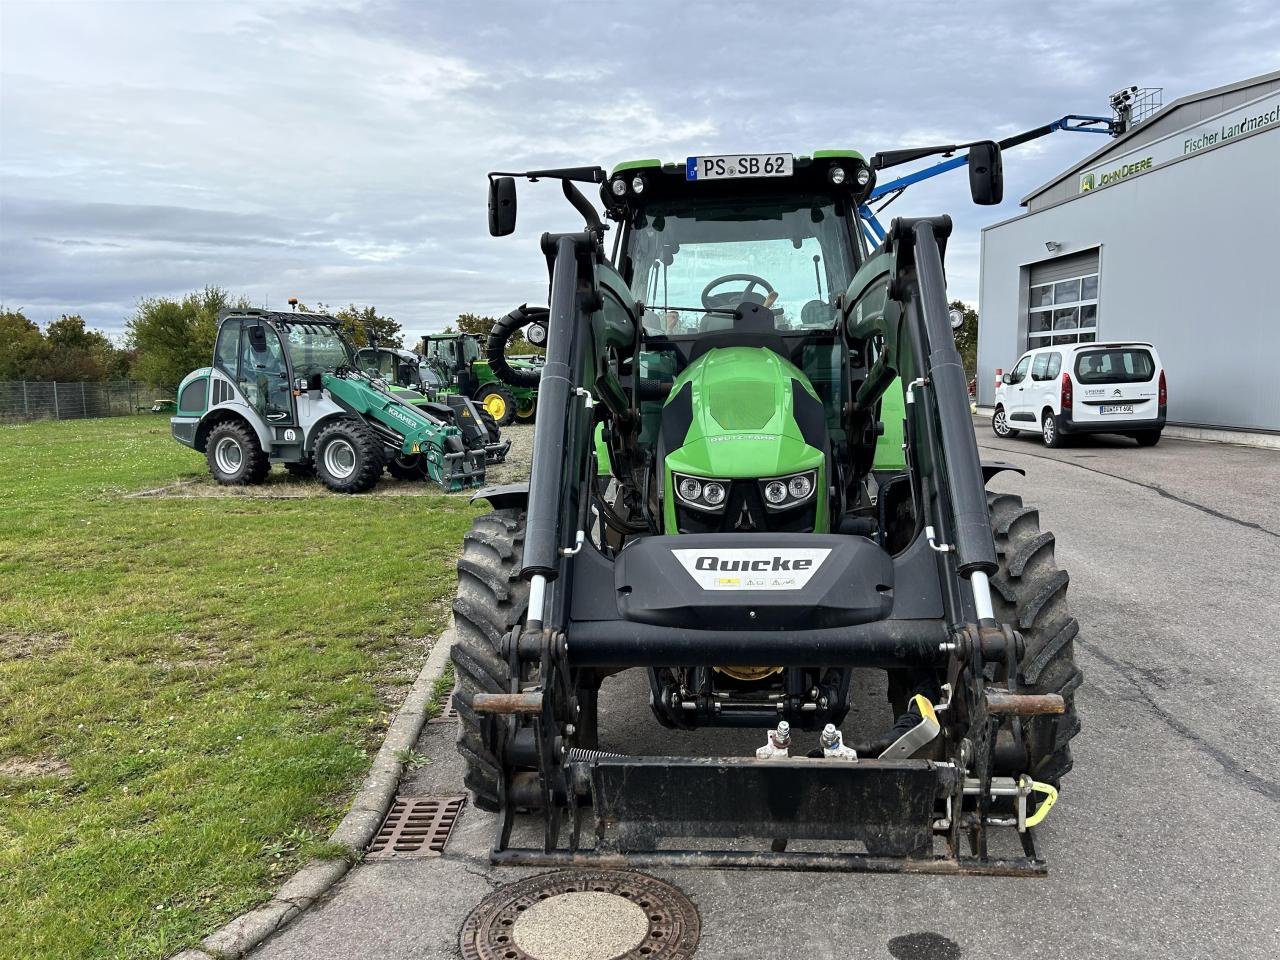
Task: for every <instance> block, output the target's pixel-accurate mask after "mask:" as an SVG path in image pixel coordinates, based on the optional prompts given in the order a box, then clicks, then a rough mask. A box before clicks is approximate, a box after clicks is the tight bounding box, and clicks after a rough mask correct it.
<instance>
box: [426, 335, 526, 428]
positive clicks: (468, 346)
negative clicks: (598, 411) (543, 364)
mask: <svg viewBox="0 0 1280 960" xmlns="http://www.w3.org/2000/svg"><path fill="white" fill-rule="evenodd" d="M422 355H423V357H424V358H425V360H426V365H427V366H428V367H429V368H430V369H431V371H432V372H433V373H434V374H435V375H436V376H437V377H439V378H440V380H441V386H440V390H441V392H442V393H446V394H448V393H459V394H461V395H462V396H464V397H470V398H471V399H472V400H475V401H476V403H478V404H480V406H481V408H482V409H483V410H485V411H486V412H487V413H488V414H489V415H490V416H492V417H493V419H494V420H496V421H497V422H498V425H499V426H502V427H505V426H506V425H507V424H509V423H532V422H533V418H534V417H535V416H536V415H537V410H538V389H537V388H538V370H537V368H536V367H535V366H534V364H533V363H530V362H529V361H528V360H522V359H516V358H515V357H512V358H510V359H509V362H507V363H506V370H507V379H505V380H503V379H500V378H499V377H498V376H497V371H496V370H494V369H492V368H491V365H490V363H489V360H488V359H482V358H481V356H480V340H479V338H478V337H476V336H474V335H472V334H470V333H428V334H424V335H423V337H422ZM500 362H505V361H500Z"/></svg>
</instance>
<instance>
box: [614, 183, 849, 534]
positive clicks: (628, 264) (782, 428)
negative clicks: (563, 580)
mask: <svg viewBox="0 0 1280 960" xmlns="http://www.w3.org/2000/svg"><path fill="white" fill-rule="evenodd" d="M649 178H650V180H651V181H652V182H653V186H652V187H646V192H649V191H651V194H650V195H651V196H652V199H651V200H646V201H644V202H641V201H640V199H639V198H637V197H632V198H631V199H630V201H629V203H628V206H627V208H626V220H625V222H624V238H623V241H622V243H621V244H620V247H621V252H620V254H619V264H618V267H619V272H620V273H621V274H622V276H623V278H624V280H625V281H626V282H627V283H628V285H629V287H630V291H631V293H632V295H633V296H634V298H635V299H636V300H637V301H639V302H640V303H641V304H643V305H644V312H643V316H642V325H643V333H642V347H641V364H642V367H643V368H644V373H643V375H644V376H646V377H650V378H655V379H670V381H671V384H672V385H671V390H670V393H669V394H668V395H667V398H666V399H665V401H662V402H661V403H656V402H652V401H650V402H647V403H645V404H643V405H642V406H643V409H642V419H643V422H644V424H645V428H644V430H643V432H642V436H641V443H642V444H647V445H648V446H649V447H650V448H651V449H652V450H653V456H654V459H655V461H656V463H657V464H659V465H660V469H656V470H655V471H654V473H655V475H656V476H660V477H661V478H662V479H661V486H660V489H658V490H657V491H656V492H657V495H658V499H659V500H660V501H661V504H662V511H661V516H662V528H663V532H666V533H710V532H765V531H772V532H778V531H789V532H813V533H825V532H828V531H829V530H832V529H834V528H835V527H836V526H837V525H838V521H839V516H838V513H839V505H840V504H841V503H842V502H843V500H844V493H843V487H844V486H845V482H846V480H847V479H848V478H847V477H845V476H844V472H845V471H844V467H843V466H842V464H843V463H844V462H845V461H846V460H847V457H846V456H845V453H846V445H847V439H846V429H845V425H844V422H843V419H842V413H841V411H842V409H843V408H844V406H845V403H846V401H847V400H848V393H849V384H848V377H847V374H846V373H845V370H846V369H847V368H848V362H847V361H848V357H847V347H846V345H845V343H844V340H843V338H841V337H839V336H837V330H836V326H837V314H838V310H837V306H836V300H837V297H838V296H839V295H840V294H841V293H843V292H844V291H845V289H846V288H847V287H848V285H849V282H850V281H851V280H852V278H853V275H854V273H855V272H856V271H857V268H858V266H859V264H860V263H861V262H862V261H863V259H864V258H865V256H866V251H865V248H864V246H863V244H862V241H861V234H860V231H859V230H858V226H857V221H856V216H855V212H854V204H853V202H852V201H851V199H850V198H849V197H848V196H847V193H846V194H842V193H841V192H840V191H826V192H824V191H819V190H800V191H797V192H779V191H778V190H777V189H776V188H772V189H771V188H769V187H768V185H767V184H766V185H764V186H761V185H760V183H759V182H755V183H748V182H746V181H743V182H740V183H739V184H737V185H736V186H737V190H736V191H733V190H731V189H730V187H731V186H732V185H721V184H707V185H702V188H701V189H695V188H689V187H685V186H684V185H682V183H681V181H680V180H679V179H678V178H677V177H673V176H670V175H668V174H663V175H661V176H660V175H658V174H650V175H649ZM668 180H670V181H672V182H671V183H670V184H667V183H666V181H668ZM664 185H665V186H667V187H668V189H667V190H665V191H664V190H663V189H662V188H661V187H662V186H664ZM706 187H712V188H713V189H711V190H707V189H706ZM833 489H834V490H835V492H836V493H837V496H836V497H835V498H834V500H833V498H832V497H831V493H832V491H833ZM833 505H834V508H835V509H834V513H835V514H836V515H835V516H833Z"/></svg>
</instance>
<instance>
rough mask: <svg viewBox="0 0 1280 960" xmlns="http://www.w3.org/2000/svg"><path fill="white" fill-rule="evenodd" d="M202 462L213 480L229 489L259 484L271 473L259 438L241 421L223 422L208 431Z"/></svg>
mask: <svg viewBox="0 0 1280 960" xmlns="http://www.w3.org/2000/svg"><path fill="white" fill-rule="evenodd" d="M205 458H206V459H207V460H208V461H209V472H210V473H211V474H213V479H214V480H216V481H217V482H218V483H220V484H222V485H223V486H228V487H243V486H248V485H249V484H254V483H261V482H262V481H263V480H265V479H266V478H267V474H268V473H269V472H270V471H271V460H270V459H269V458H268V456H267V452H266V451H265V450H263V449H262V445H261V444H260V443H259V442H258V435H257V434H256V433H254V432H253V430H252V429H251V428H250V427H249V425H248V424H246V423H244V422H242V421H240V420H225V421H223V422H222V423H220V424H218V425H217V426H215V427H214V428H213V429H212V430H210V431H209V439H208V444H207V446H206V447H205Z"/></svg>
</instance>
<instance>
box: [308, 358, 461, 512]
mask: <svg viewBox="0 0 1280 960" xmlns="http://www.w3.org/2000/svg"><path fill="white" fill-rule="evenodd" d="M322 384H323V386H324V389H325V390H326V391H327V392H328V394H329V396H331V397H332V398H333V399H334V401H335V402H336V403H337V404H338V405H339V406H341V407H343V408H344V409H345V410H347V411H348V412H350V413H352V414H354V415H356V416H358V417H360V418H361V419H363V420H364V421H365V422H366V423H368V424H369V426H370V427H371V428H372V429H373V430H374V432H375V433H377V434H378V436H379V437H381V439H382V441H383V442H384V443H385V444H386V445H387V446H388V447H390V448H391V449H392V451H393V452H394V454H395V455H396V456H405V457H407V456H413V455H415V454H417V455H421V457H422V460H423V463H425V464H426V468H427V475H428V476H429V477H430V478H431V479H432V480H433V481H435V482H436V483H438V484H440V486H441V487H442V488H443V489H444V490H445V491H446V492H448V493H453V492H455V491H458V490H463V489H465V488H467V487H478V486H482V485H483V484H484V451H483V450H481V451H479V452H478V455H477V451H469V450H467V448H466V445H465V444H464V443H463V439H462V431H461V430H459V429H458V428H457V427H456V426H454V425H453V424H451V423H445V422H443V420H440V419H437V418H436V417H433V416H431V415H430V414H429V413H427V412H426V411H425V410H423V409H421V408H419V407H415V406H414V405H412V404H410V403H406V402H405V401H404V400H401V399H400V398H399V397H397V396H396V395H395V394H393V393H391V391H390V390H386V389H383V387H382V386H380V385H379V384H378V383H377V382H375V381H374V380H373V379H372V378H371V377H368V376H366V375H365V374H363V373H360V372H358V371H354V370H342V371H339V372H336V373H326V374H324V375H323V377H322Z"/></svg>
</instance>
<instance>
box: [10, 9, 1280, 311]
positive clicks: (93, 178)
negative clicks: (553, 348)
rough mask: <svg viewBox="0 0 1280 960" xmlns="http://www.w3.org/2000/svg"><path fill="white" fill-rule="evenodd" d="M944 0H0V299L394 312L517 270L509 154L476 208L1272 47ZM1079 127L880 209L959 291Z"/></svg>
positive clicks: (1053, 112) (530, 227)
mask: <svg viewBox="0 0 1280 960" xmlns="http://www.w3.org/2000/svg"><path fill="white" fill-rule="evenodd" d="M964 6H965V5H962V4H957V3H936V4H934V3H930V4H924V3H920V4H916V3H901V2H899V3H892V4H890V3H881V4H875V5H868V4H854V3H849V2H826V3H800V2H797V0H773V2H771V3H754V2H747V0H736V2H718V3H700V2H696V0H684V2H675V3H667V2H664V0H648V2H646V3H643V4H626V5H619V4H617V3H597V2H574V3H563V2H555V0H552V2H548V3H539V4H533V3H512V4H509V5H508V4H503V3H499V2H495V0H485V2H469V3H468V2H465V0H453V2H448V3H435V2H417V3H395V2H361V0H348V2H340V3H339V2H325V3H315V2H289V0H262V2H254V3H242V2H231V0H228V2H214V0H201V2H177V0H169V2H110V0H103V2H90V3H79V2H59V0H39V2H24V0H0V301H2V302H3V304H4V305H5V306H6V307H8V308H10V309H13V308H23V309H25V310H26V312H27V314H28V315H29V316H31V317H33V318H35V319H37V320H39V321H40V322H42V323H44V322H47V321H49V320H51V319H53V318H56V317H57V316H58V315H59V314H61V313H64V312H66V313H80V314H82V315H84V316H85V317H86V319H88V320H89V322H90V323H91V325H94V326H97V327H99V328H101V329H104V330H107V331H108V332H112V333H117V332H119V331H120V330H122V328H123V325H124V322H125V321H126V319H127V318H128V316H129V315H130V313H131V312H132V310H133V307H134V305H135V304H136V302H137V300H138V298H139V297H143V296H153V295H180V294H182V293H184V292H187V291H190V290H193V289H197V288H200V287H202V286H204V285H206V284H218V285H221V286H224V287H227V288H228V289H230V290H232V291H233V292H236V293H243V294H244V295H245V296H247V297H248V298H249V299H250V300H252V301H253V302H255V303H265V302H268V301H269V302H270V304H271V305H272V306H281V307H282V306H283V305H284V303H285V300H286V298H287V297H289V296H291V295H295V296H299V297H302V298H303V299H304V300H306V301H307V302H310V303H315V302H317V301H319V302H324V303H328V304H331V305H335V306H336V305H341V304H345V303H348V302H356V303H359V304H375V305H376V306H377V307H378V308H379V310H380V311H382V312H385V313H390V314H391V315H392V316H395V317H396V318H397V319H399V320H400V321H401V322H402V323H403V324H404V326H405V328H406V331H407V332H409V333H418V332H423V331H427V330H432V329H439V328H440V327H442V326H444V325H445V324H446V323H448V322H450V321H451V320H452V318H453V317H455V316H456V315H457V314H458V313H459V312H464V311H470V312H478V313H489V314H497V313H500V312H505V311H506V310H508V309H510V308H511V307H512V306H514V305H515V304H517V303H520V302H522V301H526V300H530V301H534V300H538V299H539V298H544V297H545V295H546V270H545V264H544V262H543V261H541V259H540V256H539V254H538V251H537V247H536V237H537V235H538V234H539V233H540V232H541V231H543V230H548V229H552V230H554V229H572V228H573V227H575V226H576V224H577V221H575V215H574V214H573V212H572V210H571V209H570V208H569V207H568V206H567V205H566V204H565V203H564V201H563V199H562V198H560V197H559V195H558V191H557V190H555V189H554V187H552V186H550V185H546V184H543V185H534V186H530V187H525V188H523V189H522V193H521V229H520V230H519V231H518V233H517V234H516V236H515V237H510V238H505V239H502V240H494V239H491V238H490V237H489V236H488V233H487V231H486V228H485V214H484V193H485V180H484V173H485V171H487V170H491V169H528V168H531V167H538V166H556V165H565V164H579V163H601V164H603V165H605V166H609V165H611V164H613V163H615V162H617V161H620V160H626V159H632V158H637V157H661V158H663V159H667V160H673V159H683V158H684V157H685V156H687V155H690V154H697V153H730V152H755V151H761V152H763V151H775V150H790V151H793V152H795V153H807V152H809V151H810V150H812V149H815V148H818V149H820V148H823V147H830V146H852V147H856V148H859V149H862V150H863V151H864V152H867V153H871V152H874V151H875V150H877V149H888V148H893V147H898V146H908V145H916V144H922V143H938V142H942V143H946V142H955V141H960V140H971V139H976V138H979V137H993V138H999V137H1003V136H1008V135H1009V134H1012V133H1015V132H1018V131H1020V130H1023V129H1026V128H1029V127H1033V126H1038V125H1040V124H1043V123H1046V122H1048V121H1049V120H1051V119H1054V118H1056V117H1059V116H1062V115H1064V114H1067V113H1094V114H1097V113H1103V114H1105V113H1107V112H1108V108H1107V97H1108V94H1109V93H1110V92H1111V91H1113V90H1115V89H1117V88H1118V87H1121V86H1125V85H1129V84H1138V85H1140V86H1162V87H1164V88H1165V100H1166V102H1168V101H1169V100H1172V99H1174V98H1176V97H1178V96H1181V95H1183V94H1186V93H1192V92H1195V91H1197V90H1201V89H1205V88H1208V87H1212V86H1216V85H1219V84H1223V83H1229V82H1232V81H1235V80H1240V79H1243V78H1245V77H1249V76H1253V75H1256V74H1259V73H1264V72H1267V71H1269V70H1274V69H1276V68H1277V67H1278V66H1280V5H1277V4H1276V3H1275V2H1274V0H1266V2H1238V3H1220V2H1198V3H1197V2H1180V3H1159V2H1155V0H1146V2H1140V3H1133V4H1128V3H1124V2H1120V0H1107V2H1105V3H1091V2H1081V0H1075V2H1072V3H1062V4H1054V5H1052V6H1049V5H1046V4H1040V3H1025V2H1015V3H1007V4H1004V3H996V2H989V3H984V4H981V5H975V6H974V8H973V9H972V10H966V9H964ZM1042 8H1043V9H1042ZM1102 142H1103V139H1102V138H1101V137H1098V136H1092V135H1083V134H1062V133H1059V134H1055V135H1054V136H1052V137H1049V138H1046V139H1044V140H1040V141H1037V142H1035V143H1032V144H1028V145H1026V146H1023V147H1020V148H1017V149H1016V150H1013V151H1010V152H1009V154H1008V155H1007V156H1006V158H1005V175H1006V190H1005V195H1006V198H1007V199H1006V202H1005V204H1004V205H1003V206H1001V207H997V208H976V207H973V206H972V205H970V204H969V202H968V198H967V178H966V177H964V175H963V173H958V174H952V175H949V176H945V177H940V178H938V179H936V180H933V181H930V182H929V183H927V184H923V185H920V186H917V187H914V188H912V190H910V191H909V192H908V193H907V194H906V195H905V196H904V197H903V198H902V199H901V200H899V201H898V202H897V203H896V204H895V205H894V207H893V208H891V209H892V211H893V212H894V213H897V214H926V213H938V212H944V211H946V212H951V213H952V214H953V216H955V217H956V220H957V224H958V231H957V236H956V238H955V239H953V241H952V245H951V248H950V253H949V257H950V262H949V275H950V281H951V289H952V292H953V294H954V295H957V296H960V297H961V298H963V299H966V300H970V301H974V300H976V297H977V268H978V264H977V248H978V229H979V228H980V227H981V226H983V225H985V224H987V223H992V222H995V221H996V220H1000V219H1004V218H1006V217H1008V216H1011V215H1013V214H1014V213H1016V212H1017V209H1018V207H1017V201H1018V199H1019V198H1020V197H1022V196H1023V195H1025V193H1026V192H1027V191H1028V190H1030V189H1031V188H1032V187H1034V186H1036V185H1038V184H1039V183H1041V182H1043V181H1044V180H1046V179H1048V178H1049V177H1050V176H1052V175H1053V174H1055V173H1056V172H1058V171H1059V170H1061V169H1062V168H1064V167H1066V166H1067V165H1069V164H1070V163H1072V162H1074V161H1075V160H1077V159H1079V158H1080V157H1082V156H1084V155H1085V154H1086V153H1088V152H1090V151H1092V150H1094V149H1096V148H1097V147H1098V146H1099V145H1101V143H1102Z"/></svg>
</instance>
